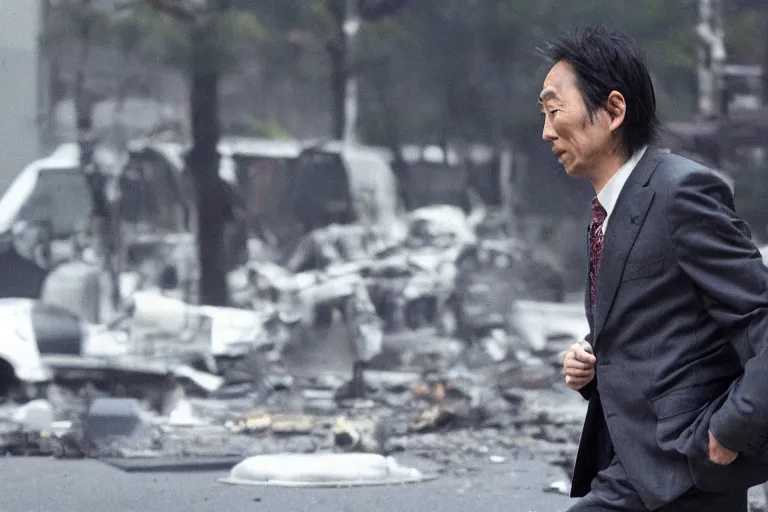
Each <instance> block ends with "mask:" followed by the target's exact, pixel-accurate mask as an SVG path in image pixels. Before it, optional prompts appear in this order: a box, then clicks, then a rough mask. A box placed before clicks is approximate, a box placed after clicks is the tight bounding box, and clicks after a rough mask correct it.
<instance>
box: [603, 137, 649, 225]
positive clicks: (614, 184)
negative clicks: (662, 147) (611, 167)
mask: <svg viewBox="0 0 768 512" xmlns="http://www.w3.org/2000/svg"><path fill="white" fill-rule="evenodd" d="M647 149H648V146H645V147H643V148H642V149H640V150H639V151H637V153H635V154H634V155H632V158H630V159H629V160H627V162H626V163H625V164H624V165H622V166H621V167H620V168H619V170H618V171H616V174H614V175H613V176H612V177H611V179H610V180H608V183H606V184H605V187H603V189H602V190H601V191H600V192H598V194H597V200H598V201H600V204H601V205H602V206H603V208H605V211H606V213H607V215H606V216H607V217H610V216H611V212H612V211H613V209H614V208H615V207H616V202H617V201H618V200H619V194H621V189H623V188H624V184H625V183H626V182H627V180H628V179H629V175H630V174H632V171H633V170H634V169H635V167H637V164H638V162H640V159H641V158H643V155H645V152H646V150H647Z"/></svg>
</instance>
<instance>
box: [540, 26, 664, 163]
mask: <svg viewBox="0 0 768 512" xmlns="http://www.w3.org/2000/svg"><path fill="white" fill-rule="evenodd" d="M542 53H543V55H544V57H545V58H547V59H548V60H549V61H550V62H551V63H552V64H555V63H557V62H560V61H565V62H567V63H569V64H570V65H571V66H573V69H574V70H575V72H576V77H577V81H578V86H579V89H580V90H581V94H582V96H583V97H584V102H585V103H586V105H587V112H588V113H589V118H590V120H594V116H595V114H596V113H597V111H598V110H599V109H601V108H605V106H606V102H607V100H608V95H609V94H610V93H611V91H618V92H620V93H621V94H622V95H623V96H624V100H625V101H626V103H627V112H626V115H625V118H624V124H623V125H622V128H623V130H622V132H621V137H622V146H623V148H622V149H623V150H624V151H625V152H626V154H627V156H631V155H633V154H634V153H635V152H637V151H638V150H639V149H641V148H642V147H643V146H645V145H646V144H650V143H651V142H653V140H654V139H655V137H656V135H657V134H658V131H659V120H658V118H657V117H656V93H655V92H654V90H653V83H652V82H651V76H650V74H649V72H648V66H647V65H646V60H645V54H644V52H643V50H642V49H641V48H640V46H639V45H637V43H635V42H634V41H632V40H631V39H630V38H628V37H627V36H624V35H621V34H618V33H616V32H610V31H608V30H606V29H605V28H602V27H586V28H577V29H576V30H574V31H573V32H572V33H570V34H567V35H565V36H562V37H560V38H559V39H557V40H555V41H552V42H550V43H548V44H547V45H546V46H545V47H544V48H543V49H542Z"/></svg>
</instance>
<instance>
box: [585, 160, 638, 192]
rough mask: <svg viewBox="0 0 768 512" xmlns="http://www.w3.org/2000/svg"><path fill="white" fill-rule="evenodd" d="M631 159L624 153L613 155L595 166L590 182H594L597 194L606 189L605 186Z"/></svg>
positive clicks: (593, 185)
mask: <svg viewBox="0 0 768 512" xmlns="http://www.w3.org/2000/svg"><path fill="white" fill-rule="evenodd" d="M629 158H630V157H628V156H625V155H624V153H623V152H617V153H612V154H610V155H608V156H606V157H605V158H604V159H603V160H602V161H601V162H599V163H598V165H597V166H595V168H594V170H593V173H592V177H591V178H590V180H589V181H590V182H592V187H594V189H595V194H599V193H600V191H601V190H603V188H605V185H606V184H607V183H608V182H609V181H611V178H613V175H614V174H616V173H617V172H619V169H621V168H622V166H623V165H624V164H626V163H627V162H628V161H629Z"/></svg>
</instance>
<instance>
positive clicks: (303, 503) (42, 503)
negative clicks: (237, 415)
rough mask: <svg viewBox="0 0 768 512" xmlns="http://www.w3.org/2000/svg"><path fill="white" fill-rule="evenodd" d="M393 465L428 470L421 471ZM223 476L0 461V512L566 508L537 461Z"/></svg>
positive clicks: (537, 511) (552, 474) (523, 511)
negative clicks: (283, 479)
mask: <svg viewBox="0 0 768 512" xmlns="http://www.w3.org/2000/svg"><path fill="white" fill-rule="evenodd" d="M398 460H399V461H400V462H401V463H404V464H408V465H411V466H415V467H418V468H419V469H422V470H428V469H429V466H428V463H427V462H425V461H419V460H409V459H403V460H400V458H398ZM224 476H226V472H192V473H190V472H187V473H125V472H123V471H121V470H119V469H115V468H113V467H111V466H108V465H106V464H104V463H101V462H98V461H95V460H81V461H59V460H54V459H48V458H13V457H3V458H0V478H2V480H3V483H2V491H1V492H0V512H105V511H115V512H155V511H157V512H210V511H212V510H226V511H227V512H238V511H248V512H253V511H258V510H265V511H281V512H309V511H312V512H318V511H333V512H379V511H386V512H393V511H398V512H401V511H414V512H417V511H418V512H477V511H483V512H486V511H487V512H496V511H498V512H502V511H503V512H557V511H559V510H565V509H566V508H567V507H568V505H569V503H570V502H571V500H570V499H569V498H567V497H566V496H563V495H560V494H553V493H548V492H544V491H543V488H544V487H546V486H548V485H549V484H550V483H552V482H554V481H556V480H562V479H563V473H562V471H561V470H559V469H557V468H554V467H552V466H548V465H546V464H544V463H542V462H538V461H530V460H529V461H508V462H504V463H501V464H493V463H491V462H489V463H488V464H487V466H484V467H483V468H482V469H481V471H479V472H477V473H474V474H471V475H469V476H466V477H457V476H441V477H440V478H438V479H437V480H434V481H431V482H426V483H418V484H408V485H400V486H391V487H357V488H346V489H295V488H278V487H245V486H230V485H226V484H221V483H219V482H218V481H217V479H218V478H221V477H224Z"/></svg>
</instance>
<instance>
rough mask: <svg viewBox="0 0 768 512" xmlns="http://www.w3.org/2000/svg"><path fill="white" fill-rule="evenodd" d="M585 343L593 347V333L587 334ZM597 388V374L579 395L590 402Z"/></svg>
mask: <svg viewBox="0 0 768 512" xmlns="http://www.w3.org/2000/svg"><path fill="white" fill-rule="evenodd" d="M584 341H586V342H587V343H589V344H590V346H591V345H592V333H590V334H587V335H586V336H584ZM596 387H597V374H595V378H594V379H592V380H591V381H589V382H588V383H587V385H585V386H584V387H583V388H581V389H580V390H579V394H580V395H581V396H582V397H584V400H589V399H590V398H592V393H594V390H595V388H596Z"/></svg>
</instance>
